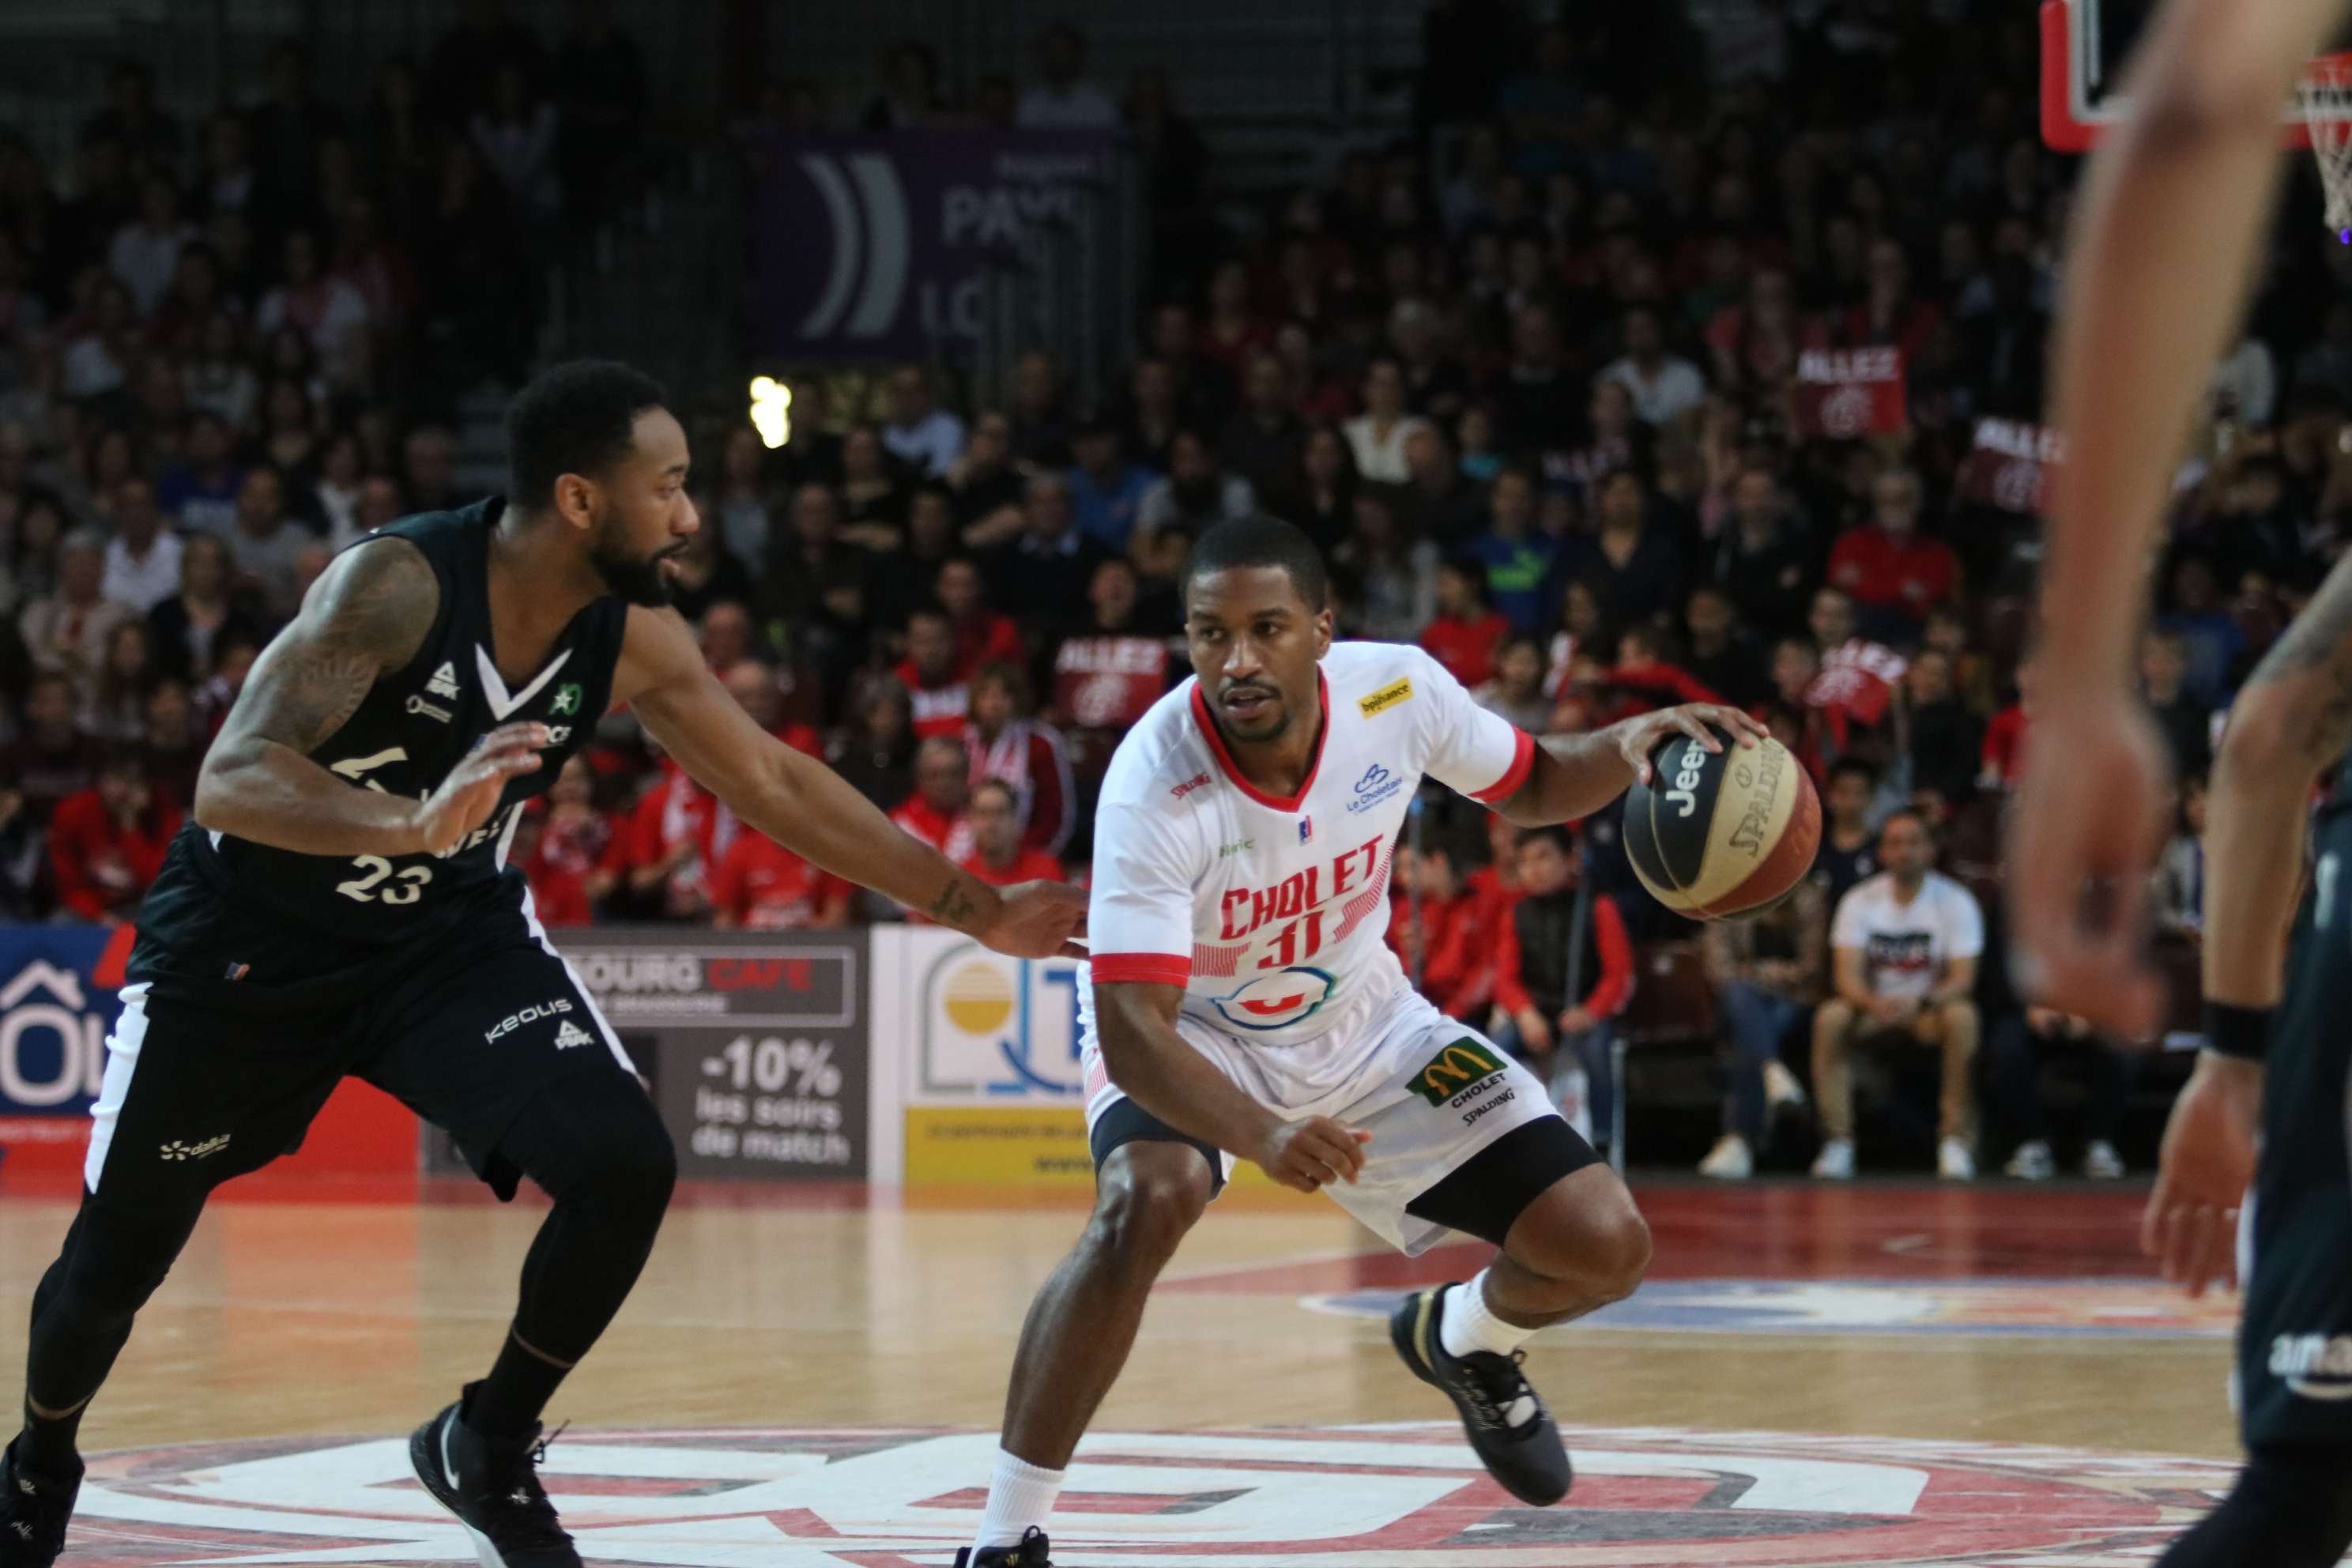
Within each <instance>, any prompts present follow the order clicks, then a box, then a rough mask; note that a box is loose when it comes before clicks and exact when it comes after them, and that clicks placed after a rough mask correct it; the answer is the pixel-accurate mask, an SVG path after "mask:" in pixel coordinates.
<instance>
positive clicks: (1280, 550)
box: [1176, 513, 1331, 614]
mask: <svg viewBox="0 0 2352 1568" xmlns="http://www.w3.org/2000/svg"><path fill="white" fill-rule="evenodd" d="M1252 566H1279V567H1281V568H1282V569H1283V570H1284V571H1285V572H1287V573H1289V574H1290V585H1291V586H1292V587H1293V588H1296V589H1297V591H1298V596H1299V597H1300V598H1301V599H1303V600H1305V601H1306V602H1307V610H1308V612H1309V613H1311V614H1312V613H1320V612H1321V611H1322V609H1323V608H1324V606H1325V605H1328V604H1329V603H1330V600H1331V576H1330V574H1329V573H1328V572H1326V571H1325V570H1324V568H1323V556H1322V553H1321V552H1319V551H1318V550H1317V549H1316V548H1315V542H1314V541H1313V540H1311V539H1309V538H1307V535H1306V533H1305V532H1304V531H1301V530H1300V529H1299V528H1297V526H1296V525H1294V524H1292V523H1287V522H1285V521H1282V520H1281V519H1280V518H1278V517H1267V516H1265V515H1264V514H1263V513H1259V514H1255V515H1253V516H1249V517H1235V518H1228V519H1227V520H1226V521H1223V522H1221V523H1218V524H1217V525H1216V526H1215V527H1213V528H1212V529H1210V530H1209V531H1207V532H1206V533H1203V534H1202V535H1201V537H1200V538H1198V539H1196V540H1194V541H1193V542H1192V551H1191V552H1190V553H1188V554H1187V555H1186V556H1185V557H1184V570H1183V572H1182V574H1181V575H1179V576H1178V577H1177V579H1176V591H1177V593H1178V594H1179V595H1181V594H1183V593H1185V592H1187V591H1188V590H1190V589H1191V588H1192V579H1193V578H1195V577H1200V576H1204V575H1206V574H1209V573H1211V572H1228V571H1233V570H1234V569H1236V568H1246V567H1252Z"/></svg>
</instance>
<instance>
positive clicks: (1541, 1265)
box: [1504, 1165, 1650, 1301]
mask: <svg viewBox="0 0 2352 1568" xmlns="http://www.w3.org/2000/svg"><path fill="white" fill-rule="evenodd" d="M1504 1251H1505V1252H1506V1253H1507V1254H1508V1255H1509V1257H1510V1258H1511V1259H1512V1261H1514V1262H1516V1263H1517V1264H1519V1265H1520V1266H1521V1267H1523V1268H1528V1270H1530V1271H1531V1272H1533V1273H1537V1274H1539V1275H1542V1276H1543V1277H1544V1278H1546V1279H1560V1280H1573V1281H1575V1283H1576V1284H1577V1286H1578V1288H1579V1292H1580V1295H1582V1296H1584V1297H1586V1298H1587V1299H1591V1298H1596V1297H1597V1298H1599V1299H1601V1300H1610V1301H1615V1300H1623V1299H1624V1298H1625V1297H1627V1296H1630V1295H1632V1294H1633V1292H1634V1290H1635V1289H1638V1288H1639V1287H1640V1285H1641V1283H1642V1277H1643V1275H1644V1274H1645V1273H1647V1272H1648V1271H1649V1267H1650V1226H1649V1222H1648V1221H1647V1220H1645V1219H1643V1217H1642V1211H1641V1210H1640V1209H1639V1208H1637V1207H1635V1206H1634V1204H1633V1194H1631V1193H1629V1192H1627V1191H1626V1190H1625V1184H1624V1183H1622V1182H1621V1181H1619V1180H1618V1179H1617V1177H1616V1175H1615V1173H1612V1172H1611V1171H1610V1170H1608V1169H1607V1168H1606V1167H1604V1166H1598V1165H1595V1166H1589V1167H1587V1168H1586V1169H1584V1170H1582V1171H1579V1172H1577V1173H1574V1174H1572V1175H1569V1176H1563V1177H1562V1178H1560V1180H1559V1182H1558V1183H1557V1184H1554V1185H1553V1186H1552V1188H1551V1189H1550V1190H1549V1192H1547V1193H1545V1194H1543V1196H1541V1197H1540V1198H1538V1199H1537V1200H1536V1201H1535V1202H1534V1203H1532V1204H1530V1205H1528V1210H1527V1212H1526V1213H1525V1214H1523V1215H1520V1216H1519V1219H1518V1221H1517V1223H1516V1224H1514V1225H1513V1226H1511V1233H1510V1236H1509V1237H1508V1240H1507V1245H1506V1247H1504Z"/></svg>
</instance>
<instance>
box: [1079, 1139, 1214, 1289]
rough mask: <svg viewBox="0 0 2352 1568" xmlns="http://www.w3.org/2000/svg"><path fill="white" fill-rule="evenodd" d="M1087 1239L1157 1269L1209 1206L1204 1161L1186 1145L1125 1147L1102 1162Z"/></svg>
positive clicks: (1111, 1251) (1158, 1144)
mask: <svg viewBox="0 0 2352 1568" xmlns="http://www.w3.org/2000/svg"><path fill="white" fill-rule="evenodd" d="M1099 1180H1100V1191H1099V1193H1098V1194H1097V1197H1096V1200H1095V1213H1094V1219H1093V1221H1092V1223H1091V1224H1090V1225H1089V1226H1088V1227H1087V1232H1088V1237H1087V1239H1088V1240H1089V1241H1090V1242H1092V1243H1094V1244H1095V1245H1096V1246H1097V1247H1102V1248H1104V1249H1106V1250H1108V1252H1109V1253H1111V1254H1112V1255H1113V1256H1114V1257H1117V1258H1120V1259H1122V1260H1125V1261H1129V1262H1136V1263H1144V1262H1148V1263H1150V1265H1151V1266H1152V1267H1154V1268H1156V1267H1157V1266H1158V1265H1159V1264H1160V1263H1161V1262H1164V1261H1165V1260H1166V1259H1167V1258H1169V1257H1170V1256H1171V1255H1172V1254H1173V1253H1174V1252H1175V1250H1176V1245H1177V1243H1179V1242H1181V1241H1182V1240H1183V1239H1184V1233H1185V1232H1187V1231H1189V1230H1191V1229H1192V1226H1194V1225H1195V1224H1197V1223H1198V1222H1199V1220H1200V1218H1201V1215H1202V1211H1204V1210H1205V1209H1207V1207H1208V1206H1209V1195H1210V1192H1211V1190H1212V1178H1211V1175H1210V1172H1209V1168H1208V1162H1207V1161H1206V1160H1203V1159H1202V1157H1201V1152H1200V1151H1199V1150H1197V1149H1194V1148H1192V1146H1191V1145H1190V1144H1185V1143H1157V1142H1151V1143H1128V1144H1123V1145H1121V1146H1120V1147H1119V1148H1118V1149H1117V1150H1115V1151H1113V1152H1112V1154H1111V1156H1110V1158H1109V1159H1108V1160H1106V1161H1105V1162H1103V1167H1102V1173H1101V1176H1100V1178H1099Z"/></svg>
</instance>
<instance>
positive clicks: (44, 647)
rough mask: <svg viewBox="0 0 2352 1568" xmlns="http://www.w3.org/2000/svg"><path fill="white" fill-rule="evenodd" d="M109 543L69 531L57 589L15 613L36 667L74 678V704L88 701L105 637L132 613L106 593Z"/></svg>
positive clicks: (61, 554) (60, 549) (60, 550)
mask: <svg viewBox="0 0 2352 1568" xmlns="http://www.w3.org/2000/svg"><path fill="white" fill-rule="evenodd" d="M105 581H106V546H105V544H104V543H103V542H101V541H100V538H99V536H98V535H97V534H95V533H89V532H75V533H71V534H68V535H67V537H66V541H65V542H64V543H63V544H62V545H60V546H59V547H58V587H57V592H56V593H54V594H52V595H48V596H47V598H42V599H36V600H34V601H33V602H32V603H31V604H30V605H26V607H25V613H24V614H23V615H22V616H18V617H17V620H16V630H17V633H18V635H19V636H21V637H24V639H25V650H26V652H27V653H28V654H30V655H31V656H32V659H33V666H34V668H37V669H40V670H45V671H47V672H48V673H50V674H54V675H62V676H64V677H65V678H66V679H67V680H68V681H69V682H70V683H71V687H72V690H73V693H74V698H75V701H76V705H77V706H79V704H81V703H84V702H87V701H88V700H89V696H90V692H91V689H92V686H93V683H94V682H95V681H96V680H97V679H98V670H99V666H100V664H102V663H103V662H104V661H105V658H106V641H107V638H108V637H111V636H112V635H113V634H114V628H115V627H116V626H119V625H121V623H122V622H124V621H126V620H129V619H130V618H131V606H130V605H124V604H120V603H117V602H116V601H115V600H112V599H110V598H107V597H105V595H103V594H102V593H101V592H100V589H101V588H102V587H103V585H104V584H105Z"/></svg>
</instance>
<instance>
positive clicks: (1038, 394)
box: [1006, 349, 1073, 468]
mask: <svg viewBox="0 0 2352 1568" xmlns="http://www.w3.org/2000/svg"><path fill="white" fill-rule="evenodd" d="M1006 413H1007V417H1008V418H1009V419H1010V420H1011V422H1012V426H1013V455H1014V456H1015V457H1017V458H1020V460H1021V461H1022V462H1024V463H1029V464H1034V465H1035V466H1036V467H1038V468H1064V467H1066V466H1067V465H1068V464H1069V463H1070V462H1071V461H1072V460H1073V459H1072V457H1071V453H1070V437H1071V431H1072V428H1073V426H1072V421H1071V418H1070V410H1069V405H1068V400H1067V398H1066V395H1065V394H1064V391H1063V387H1062V374H1061V371H1060V369H1059V368H1058V367H1057V366H1055V363H1054V356H1053V355H1052V354H1049V353H1045V351H1044V350H1043V349H1032V350H1030V351H1029V352H1028V353H1024V354H1023V355H1022V356H1021V357H1020V358H1019V359H1018V360H1016V361H1014V362H1013V398H1012V406H1011V407H1010V408H1009V409H1008V410H1007V411H1006Z"/></svg>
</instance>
